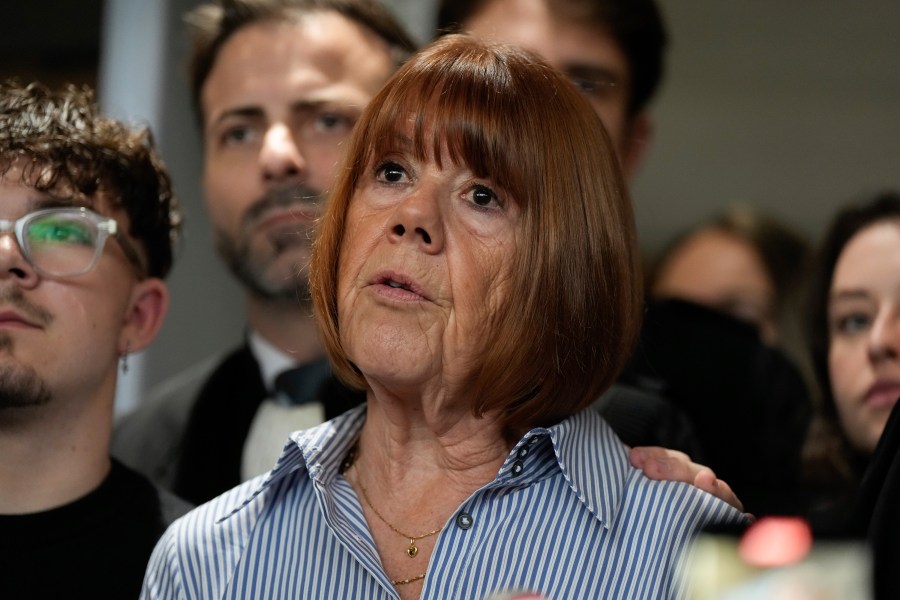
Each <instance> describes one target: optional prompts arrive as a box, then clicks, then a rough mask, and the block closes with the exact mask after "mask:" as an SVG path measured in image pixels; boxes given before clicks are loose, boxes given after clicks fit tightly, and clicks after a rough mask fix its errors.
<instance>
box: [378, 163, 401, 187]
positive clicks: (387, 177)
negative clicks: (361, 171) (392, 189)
mask: <svg viewBox="0 0 900 600" xmlns="http://www.w3.org/2000/svg"><path fill="white" fill-rule="evenodd" d="M405 176H406V171H405V170H404V169H403V167H401V166H400V165H398V164H397V163H395V162H386V163H382V164H381V166H379V167H378V168H377V169H375V177H376V178H377V179H378V181H385V182H387V183H400V182H401V181H402V180H403V178H404V177H405Z"/></svg>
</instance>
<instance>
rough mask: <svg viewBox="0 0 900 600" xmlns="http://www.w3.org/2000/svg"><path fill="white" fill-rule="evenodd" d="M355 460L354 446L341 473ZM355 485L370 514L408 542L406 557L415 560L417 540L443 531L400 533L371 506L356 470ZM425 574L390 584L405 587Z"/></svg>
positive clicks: (352, 465) (353, 464)
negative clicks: (412, 533)
mask: <svg viewBox="0 0 900 600" xmlns="http://www.w3.org/2000/svg"><path fill="white" fill-rule="evenodd" d="M356 458H357V455H356V447H355V446H354V447H353V449H351V451H350V453H349V454H348V456H347V458H346V459H345V460H344V463H343V464H342V465H341V472H344V473H346V472H347V471H348V470H349V469H350V468H351V467H355V466H356ZM356 483H357V484H358V485H359V489H360V491H361V492H362V495H363V499H364V500H365V501H366V504H367V505H368V506H369V508H371V509H372V512H374V513H375V516H376V517H378V518H379V519H380V520H381V522H382V523H384V524H385V525H387V526H388V527H390V528H391V531H393V532H394V533H396V534H397V535H400V536H402V537H405V538H406V539H408V540H409V547H408V548H407V549H406V555H407V556H408V557H410V558H415V557H416V555H418V554H419V548H418V546H416V541H417V540H422V539H425V538H427V537H431V536H433V535H437V534H438V533H440V532H441V531H443V529H444V528H443V527H439V528H437V529H433V530H431V531H429V532H427V533H423V534H421V535H409V534H408V533H403V532H402V531H400V530H399V529H397V528H396V527H394V526H393V525H392V524H391V523H390V522H389V521H388V520H387V519H385V518H384V515H382V514H381V513H380V512H378V509H377V508H375V505H374V504H372V501H371V500H370V499H369V493H368V492H367V491H366V486H364V485H363V483H362V480H361V479H360V477H359V470H358V469H357V473H356ZM426 573H427V571H422V572H421V573H419V574H418V575H414V576H412V577H409V578H407V579H392V580H391V584H392V585H406V584H407V583H412V582H414V581H419V580H420V579H425V575H426Z"/></svg>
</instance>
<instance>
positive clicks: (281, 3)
mask: <svg viewBox="0 0 900 600" xmlns="http://www.w3.org/2000/svg"><path fill="white" fill-rule="evenodd" d="M323 11H334V12H336V13H338V14H340V15H342V16H343V17H345V18H347V19H349V20H350V21H353V22H354V23H357V24H359V25H361V26H363V27H365V28H366V29H368V30H370V31H372V32H373V33H374V34H375V35H377V36H378V37H379V38H381V39H382V40H384V41H385V43H387V45H388V47H389V48H390V50H391V53H392V54H393V58H394V60H395V62H396V64H397V66H399V65H400V64H401V63H402V62H403V61H405V60H406V59H407V58H408V57H409V55H410V54H412V53H413V52H415V50H416V44H415V42H413V40H412V38H411V37H410V36H409V34H408V33H407V32H406V30H405V29H403V27H402V26H401V25H400V24H399V23H398V22H397V20H396V19H395V18H394V17H393V15H392V14H391V13H390V11H388V9H387V8H385V7H384V6H383V5H382V4H381V3H380V2H378V0H220V1H219V2H212V3H208V4H202V5H200V6H198V7H197V8H195V9H193V10H192V11H190V12H189V13H188V14H187V16H186V17H185V19H186V21H187V22H188V25H189V26H190V28H191V32H192V48H191V56H190V58H189V60H188V77H189V79H190V86H191V101H192V102H193V105H194V111H195V113H196V115H197V117H198V119H199V120H200V122H202V115H203V111H202V106H201V103H200V100H201V93H202V91H203V84H204V83H205V82H206V79H207V78H208V77H209V73H210V71H212V68H213V65H214V64H215V62H216V58H217V57H218V55H219V51H220V50H221V49H222V46H223V45H224V44H225V42H226V41H227V40H228V39H229V38H230V37H231V36H232V35H233V34H234V33H235V32H236V31H238V30H239V29H241V28H243V27H246V26H247V25H252V24H254V23H261V22H274V23H281V22H292V21H294V20H296V18H297V17H298V16H300V15H304V14H307V13H311V12H323Z"/></svg>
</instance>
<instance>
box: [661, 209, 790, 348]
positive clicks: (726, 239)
mask: <svg viewBox="0 0 900 600" xmlns="http://www.w3.org/2000/svg"><path fill="white" fill-rule="evenodd" d="M652 292H653V295H654V296H656V297H659V298H681V299H683V300H689V301H691V302H695V303H697V304H702V305H704V306H709V307H711V308H714V309H716V310H718V311H721V312H724V313H727V314H729V315H731V316H733V317H736V318H738V319H741V320H743V321H747V322H749V323H752V324H753V325H756V327H757V328H758V329H759V333H760V337H761V338H762V340H763V341H764V342H766V343H768V344H774V343H775V342H777V341H778V329H777V326H776V324H775V308H774V305H775V286H774V284H773V283H772V281H771V279H770V278H769V275H768V274H767V273H766V268H765V265H764V264H763V262H762V259H760V257H759V254H757V252H756V250H754V248H753V246H752V245H750V243H749V242H747V241H746V240H744V239H742V238H740V237H739V236H737V235H734V234H732V233H728V232H726V231H721V230H720V229H716V228H712V227H710V228H707V229H703V230H700V231H698V232H697V233H695V234H693V235H691V236H690V237H689V238H688V239H687V240H685V241H684V242H683V243H681V244H680V245H679V246H678V247H677V248H676V249H675V250H674V251H673V252H672V254H671V255H670V256H669V257H668V258H667V259H666V260H665V262H664V264H663V265H662V268H661V269H660V272H659V274H658V275H657V276H656V281H655V282H654V283H653V290H652Z"/></svg>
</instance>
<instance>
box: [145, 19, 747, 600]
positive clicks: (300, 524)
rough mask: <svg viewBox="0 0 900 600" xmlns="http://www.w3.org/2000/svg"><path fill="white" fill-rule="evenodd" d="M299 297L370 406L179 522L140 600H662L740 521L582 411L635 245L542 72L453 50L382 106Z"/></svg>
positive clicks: (410, 75)
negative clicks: (700, 553) (655, 475)
mask: <svg viewBox="0 0 900 600" xmlns="http://www.w3.org/2000/svg"><path fill="white" fill-rule="evenodd" d="M347 153H348V154H347V157H346V162H345V166H344V168H343V170H342V172H341V174H340V176H339V178H338V181H337V182H336V184H335V187H334V189H333V192H332V195H331V199H330V203H329V205H328V209H327V212H326V214H325V216H324V218H323V221H322V223H321V225H320V229H319V233H318V236H319V237H318V241H317V245H316V250H315V256H314V258H313V264H312V267H311V268H312V272H311V281H312V285H313V294H314V301H315V304H316V309H317V311H318V315H319V317H320V321H321V324H322V331H323V337H324V340H325V343H326V345H327V347H328V351H329V354H330V356H331V359H332V362H333V364H334V367H335V369H336V371H337V373H338V374H339V375H340V376H341V377H342V378H343V379H344V380H345V381H346V382H347V383H348V384H351V385H353V386H357V387H359V388H362V389H365V390H366V392H367V402H366V405H365V407H361V408H359V409H357V410H355V411H353V412H350V413H347V414H346V415H344V416H342V417H339V418H338V419H335V420H333V421H330V422H328V423H326V424H324V425H322V426H320V427H317V428H315V429H312V430H308V431H304V432H298V433H295V434H294V435H293V436H292V439H291V441H290V442H289V443H288V445H287V446H286V447H285V451H284V454H283V455H282V456H281V458H280V459H279V462H278V463H277V465H276V466H275V468H274V469H273V471H272V472H271V473H270V474H269V475H268V476H265V477H263V478H260V479H257V480H254V481H251V482H248V483H247V484H245V485H243V486H241V487H238V488H236V489H235V490H232V491H231V492H229V493H227V494H225V495H223V496H221V497H220V498H218V499H216V500H213V501H212V502H211V503H209V504H207V505H205V506H203V507H201V508H199V509H197V510H196V511H194V512H192V513H190V514H189V516H187V517H186V518H184V519H182V520H181V521H179V522H178V523H177V524H176V525H175V526H173V527H172V528H171V529H170V530H169V531H168V532H167V534H166V535H165V537H164V539H163V540H162V541H161V542H160V544H159V545H158V546H157V549H156V551H155V553H154V557H153V559H152V560H151V564H150V567H149V571H148V575H147V579H146V581H145V596H146V597H148V598H150V597H153V598H156V597H175V598H256V597H265V598H282V597H284V598H288V597H290V598H420V597H421V598H440V599H447V598H461V599H462V598H464V599H473V598H474V599H477V598H484V597H486V596H489V595H491V594H497V593H501V592H503V591H509V590H529V591H534V592H538V593H541V594H544V595H546V596H548V597H550V598H560V599H562V598H566V599H572V598H660V597H675V596H678V595H679V593H680V587H679V585H678V582H677V581H676V577H675V575H676V570H677V560H678V556H679V553H680V551H681V550H682V549H683V548H684V547H685V545H686V544H687V543H688V541H689V540H690V539H691V538H692V536H693V535H694V534H695V533H696V532H697V531H698V530H699V529H700V528H702V527H704V526H706V525H710V524H734V523H740V522H741V521H742V519H743V515H742V514H741V513H740V512H739V511H737V510H736V509H734V508H732V507H731V506H729V505H727V504H725V503H724V502H722V501H720V500H718V499H717V498H715V497H714V496H712V495H709V494H707V493H705V492H702V491H700V490H698V489H696V488H693V487H691V486H689V485H686V484H682V483H671V482H658V481H651V480H649V479H647V478H646V477H644V476H643V474H642V473H641V472H640V471H638V470H636V469H634V468H632V467H631V466H630V465H629V463H628V455H627V451H626V448H625V447H624V446H623V445H622V444H621V442H620V441H619V440H618V439H617V438H616V436H615V434H613V433H612V431H611V430H610V429H609V427H608V426H607V425H606V424H605V423H604V422H603V420H602V419H601V418H600V417H599V416H598V415H597V414H596V413H595V412H593V411H592V410H590V409H589V408H587V407H588V406H589V405H590V404H591V402H592V400H594V399H595V398H596V397H597V396H598V395H599V394H600V393H601V392H602V391H603V390H604V389H605V388H606V387H607V386H609V385H610V383H611V382H612V381H613V380H614V379H615V377H616V375H617V374H618V372H619V370H620V368H621V367H622V365H623V363H624V361H625V360H626V359H627V357H628V355H629V352H630V350H631V347H632V344H633V342H634V339H635V335H636V332H637V329H638V326H639V316H640V302H641V290H640V285H639V283H638V277H639V276H640V275H639V273H640V271H639V269H638V266H637V251H636V248H635V232H634V226H633V220H632V214H631V208H630V205H629V201H628V198H627V196H626V193H625V184H624V182H623V180H622V176H621V174H620V172H619V167H618V165H617V163H616V158H615V153H614V151H613V148H612V147H611V145H610V142H609V139H608V137H607V135H606V133H605V132H604V130H603V127H602V125H601V124H600V121H599V119H598V118H597V116H596V114H595V113H594V112H593V111H592V110H591V108H590V106H589V105H588V104H587V102H586V101H585V100H584V99H583V98H582V97H581V96H580V95H579V94H578V92H577V91H576V90H575V89H574V88H573V87H571V85H570V84H569V83H567V82H566V80H565V79H564V78H563V77H562V76H560V75H559V74H557V73H556V72H555V71H554V70H552V69H551V68H550V67H548V66H547V65H546V64H544V63H543V62H540V61H539V60H537V59H536V58H534V57H533V56H531V55H529V54H526V53H523V52H522V51H519V50H514V49H511V48H508V47H495V46H484V45H481V44H478V43H476V42H473V41H472V40H470V39H468V38H465V37H461V36H450V37H446V38H443V39H441V40H439V41H438V42H436V43H435V44H434V45H432V46H430V47H428V48H426V49H425V50H424V51H423V52H422V53H420V54H419V55H417V56H416V57H414V58H413V59H412V60H411V61H410V62H409V63H408V64H407V65H406V66H405V67H403V68H402V69H401V70H400V71H399V72H398V73H397V74H396V75H395V76H394V77H393V78H392V79H391V80H390V82H389V83H388V84H387V86H386V87H385V88H384V89H383V90H382V92H381V93H380V94H379V95H378V96H377V97H376V98H375V99H374V100H373V101H372V102H371V104H370V105H369V106H368V107H367V109H366V111H365V113H364V114H363V116H362V118H361V120H360V122H359V123H358V126H357V128H356V131H355V133H354V136H353V138H352V140H351V141H350V145H349V147H348V149H347Z"/></svg>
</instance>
